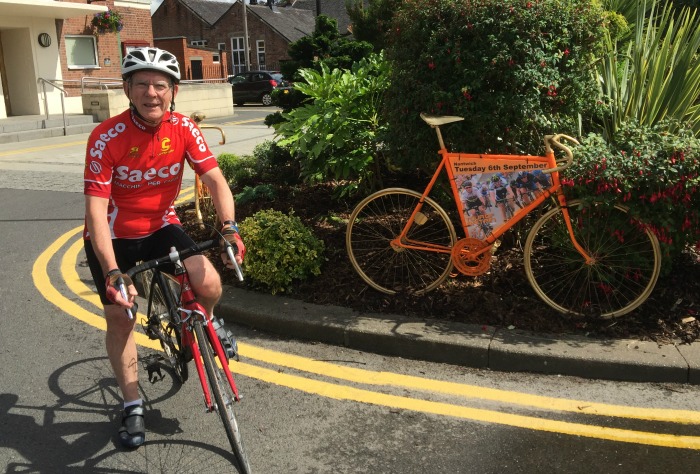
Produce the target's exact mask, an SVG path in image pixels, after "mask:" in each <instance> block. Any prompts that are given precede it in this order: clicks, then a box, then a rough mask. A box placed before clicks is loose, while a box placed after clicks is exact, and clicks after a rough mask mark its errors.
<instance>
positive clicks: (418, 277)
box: [345, 188, 457, 294]
mask: <svg viewBox="0 0 700 474" xmlns="http://www.w3.org/2000/svg"><path fill="white" fill-rule="evenodd" d="M420 199H421V195H420V194H419V193H417V192H415V191H411V190H409V189H402V188H389V189H384V190H381V191H378V192H376V193H374V194H372V195H370V196H368V197H366V198H365V199H364V200H363V201H362V202H360V204H358V205H357V207H356V208H355V210H354V211H353V212H352V215H351V216H350V220H349V222H348V228H347V232H346V234H345V245H346V248H347V252H348V257H349V258H350V262H351V263H352V266H353V267H354V268H355V270H356V271H357V273H358V274H359V275H360V277H361V278H362V279H363V280H364V281H365V282H366V283H367V284H368V285H369V286H371V287H372V288H374V289H376V290H378V291H381V292H383V293H387V294H395V293H400V292H405V293H413V294H422V293H425V292H428V291H430V290H433V289H435V288H436V287H437V286H439V285H440V284H441V283H442V282H443V281H444V280H445V278H447V276H448V275H449V274H450V271H451V270H452V259H451V255H450V250H451V248H452V246H453V245H454V243H455V241H456V240H457V236H456V234H455V229H454V226H453V225H452V222H451V221H450V218H449V216H448V215H447V213H446V212H445V210H444V209H442V208H441V207H440V206H439V205H438V204H437V203H436V202H435V201H433V200H432V199H429V198H426V200H425V202H424V203H423V207H422V209H421V211H420V213H419V215H417V216H416V219H415V222H414V224H413V226H412V227H411V228H410V229H409V231H408V234H407V238H408V239H409V240H410V241H412V242H415V243H417V244H418V245H421V246H423V247H425V246H437V247H440V248H442V249H446V250H447V251H446V252H435V251H428V250H422V249H421V250H418V249H407V248H405V247H400V246H397V245H394V244H392V241H393V240H394V239H395V238H396V237H397V236H398V235H399V234H400V233H401V231H402V230H403V228H404V226H405V225H406V223H407V222H408V219H409V218H410V217H411V214H412V213H413V211H414V209H415V208H416V206H417V205H418V204H419V202H420Z"/></svg>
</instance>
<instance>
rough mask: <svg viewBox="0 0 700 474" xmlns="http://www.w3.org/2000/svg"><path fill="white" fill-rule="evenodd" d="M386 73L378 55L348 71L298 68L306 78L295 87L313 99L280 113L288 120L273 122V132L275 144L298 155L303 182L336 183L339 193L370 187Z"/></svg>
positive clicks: (380, 128) (378, 147)
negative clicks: (289, 110)
mask: <svg viewBox="0 0 700 474" xmlns="http://www.w3.org/2000/svg"><path fill="white" fill-rule="evenodd" d="M388 72H389V71H388V65H387V63H386V61H384V58H383V55H381V54H380V55H375V54H372V55H370V56H369V57H368V58H366V59H363V60H361V61H359V62H357V63H355V64H354V65H353V67H352V71H346V70H342V69H333V70H331V69H329V68H328V67H327V66H326V65H325V64H321V72H320V73H319V72H317V71H316V70H314V69H302V70H301V71H300V72H299V73H300V74H301V76H302V77H303V78H304V80H305V81H306V82H297V83H296V84H295V85H294V87H295V88H296V89H298V90H300V91H301V92H303V93H304V94H306V95H308V96H309V97H311V98H313V102H309V103H307V104H306V105H304V106H303V107H298V108H296V109H294V110H292V111H291V112H289V113H285V114H283V117H284V118H285V119H287V122H282V123H278V124H276V125H275V130H276V132H277V134H278V135H280V136H281V137H282V139H281V140H280V142H279V144H280V145H281V146H284V147H288V148H289V149H290V151H291V152H292V153H293V154H295V156H298V157H299V159H300V171H301V176H302V178H303V179H304V180H305V181H306V182H309V183H318V182H324V181H333V180H336V181H340V183H338V187H337V192H338V194H339V195H340V196H343V195H345V194H349V193H352V192H353V191H354V190H355V189H356V187H357V186H358V183H359V185H360V186H361V185H366V186H367V187H368V188H372V187H373V184H372V183H373V181H374V179H375V177H376V173H375V171H376V165H377V161H378V160H377V155H378V154H379V153H380V150H381V142H380V140H379V137H381V136H382V135H383V133H384V129H385V124H384V122H383V121H381V120H380V117H379V110H380V108H381V104H382V100H383V96H384V92H385V91H386V89H387V87H388V86H389V82H388Z"/></svg>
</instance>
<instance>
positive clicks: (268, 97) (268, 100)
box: [260, 92, 272, 105]
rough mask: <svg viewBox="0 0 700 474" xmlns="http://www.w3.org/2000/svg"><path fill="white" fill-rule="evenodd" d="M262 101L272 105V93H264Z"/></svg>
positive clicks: (264, 103)
mask: <svg viewBox="0 0 700 474" xmlns="http://www.w3.org/2000/svg"><path fill="white" fill-rule="evenodd" d="M260 102H262V104H263V105H272V96H271V95H270V93H269V92H266V93H264V94H263V95H262V98H261V99H260Z"/></svg>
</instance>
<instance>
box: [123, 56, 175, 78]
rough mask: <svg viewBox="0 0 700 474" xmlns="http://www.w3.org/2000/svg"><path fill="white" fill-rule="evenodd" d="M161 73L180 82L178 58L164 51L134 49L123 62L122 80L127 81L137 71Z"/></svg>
mask: <svg viewBox="0 0 700 474" xmlns="http://www.w3.org/2000/svg"><path fill="white" fill-rule="evenodd" d="M145 70H148V71H160V72H162V73H165V74H167V75H168V76H170V77H172V78H173V80H174V81H175V83H176V84H177V83H178V82H180V65H179V64H178V62H177V58H176V57H175V56H174V55H173V54H172V53H169V52H167V51H165V50H164V49H158V48H151V47H144V48H134V49H132V50H131V51H129V53H128V54H127V55H126V56H125V57H124V60H123V61H122V79H124V80H126V79H128V78H129V76H131V75H132V74H133V73H135V72H136V71H145Z"/></svg>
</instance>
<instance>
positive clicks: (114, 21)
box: [92, 10, 124, 34]
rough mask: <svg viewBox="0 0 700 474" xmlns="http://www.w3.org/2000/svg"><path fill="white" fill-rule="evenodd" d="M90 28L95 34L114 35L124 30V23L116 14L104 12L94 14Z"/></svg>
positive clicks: (112, 11) (110, 11)
mask: <svg viewBox="0 0 700 474" xmlns="http://www.w3.org/2000/svg"><path fill="white" fill-rule="evenodd" d="M92 27H93V28H94V31H95V34H98V33H99V34H104V33H116V32H118V31H121V30H122V28H124V22H123V21H122V16H121V15H120V14H119V13H118V12H116V11H114V10H107V11H106V12H100V13H95V16H93V17H92Z"/></svg>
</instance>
